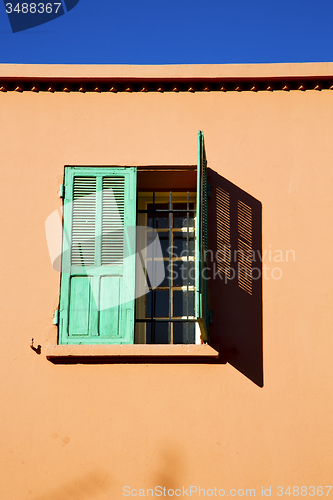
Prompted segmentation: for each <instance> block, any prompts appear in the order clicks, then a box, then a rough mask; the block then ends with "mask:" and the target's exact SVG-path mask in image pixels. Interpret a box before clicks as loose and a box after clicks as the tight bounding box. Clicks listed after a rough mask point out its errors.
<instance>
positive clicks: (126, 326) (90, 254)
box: [59, 132, 208, 344]
mask: <svg viewBox="0 0 333 500" xmlns="http://www.w3.org/2000/svg"><path fill="white" fill-rule="evenodd" d="M189 170H191V169H189ZM196 170H197V172H196V186H192V187H191V188H189V189H186V190H185V189H184V188H182V189H181V190H180V188H179V184H177V182H175V181H173V182H171V185H169V186H168V187H170V189H168V190H165V189H164V190H163V189H162V190H161V187H160V185H159V184H155V186H154V185H153V186H148V184H149V182H150V183H152V184H154V180H152V179H154V176H153V175H152V174H151V172H152V170H151V171H150V174H149V179H150V180H149V182H146V185H145V187H146V189H142V183H143V184H145V182H144V181H142V179H144V178H146V179H147V178H148V177H147V176H146V177H145V175H144V174H143V173H141V172H140V171H138V169H137V168H135V167H65V181H64V186H65V197H64V217H63V221H64V222H63V251H62V273H61V290H60V308H59V344H133V343H156V344H186V343H188V344H195V343H200V342H201V341H207V340H208V327H207V317H208V314H207V305H208V304H207V300H208V297H207V283H208V282H207V280H205V279H204V276H203V275H204V268H205V255H206V249H207V179H206V160H205V155H204V146H203V135H202V132H199V134H198V165H197V169H196ZM153 171H154V172H158V169H157V168H154V169H153ZM193 173H194V170H193V168H192V174H193ZM192 177H193V175H192ZM166 178H167V179H171V178H172V175H170V171H169V172H168V175H167V176H166ZM175 178H176V177H174V179H175ZM182 178H183V179H184V175H182ZM185 178H186V176H185ZM137 179H140V183H139V184H141V185H140V186H138V189H137ZM167 182H169V184H170V180H168V181H167ZM137 226H138V228H139V229H140V230H139V231H138V230H137ZM157 237H158V238H157ZM154 248H157V250H158V251H157V252H155V250H152V249H154ZM157 267H158V268H159V269H162V270H163V273H162V278H161V279H160V280H157V281H156V280H154V276H155V274H156V269H157ZM142 270H143V272H141V271H142ZM142 290H144V292H142Z"/></svg>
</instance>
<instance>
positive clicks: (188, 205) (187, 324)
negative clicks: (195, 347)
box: [183, 191, 190, 343]
mask: <svg viewBox="0 0 333 500" xmlns="http://www.w3.org/2000/svg"><path fill="white" fill-rule="evenodd" d="M189 197H190V193H189V192H188V191H187V205H186V208H187V212H186V224H187V232H186V244H187V257H186V260H187V264H186V265H187V277H186V318H187V319H189V285H190V283H189V279H190V256H189V253H190V252H189V250H190V213H189V209H190V198H189ZM185 332H186V334H185V340H186V343H188V339H189V323H188V321H187V322H186V328H185ZM183 341H184V337H183Z"/></svg>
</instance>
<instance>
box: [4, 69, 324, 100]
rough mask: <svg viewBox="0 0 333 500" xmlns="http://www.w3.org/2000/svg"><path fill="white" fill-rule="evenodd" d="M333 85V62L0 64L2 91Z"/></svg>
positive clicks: (242, 89)
mask: <svg viewBox="0 0 333 500" xmlns="http://www.w3.org/2000/svg"><path fill="white" fill-rule="evenodd" d="M324 89H330V90H333V63H300V64H262V65H258V64H254V65H251V64H246V65H179V66H177V65H170V66H117V65H101V66H88V65H15V64H13V65H9V64H3V65H0V91H2V92H81V93H85V92H96V93H102V92H103V93H104V92H112V93H117V92H128V93H131V92H133V93H137V92H190V93H194V92H267V91H268V92H273V91H294V90H299V91H306V90H318V91H320V90H324Z"/></svg>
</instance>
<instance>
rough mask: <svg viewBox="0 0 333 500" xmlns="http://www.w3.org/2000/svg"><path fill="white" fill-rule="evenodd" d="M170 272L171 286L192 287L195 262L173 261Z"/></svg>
mask: <svg viewBox="0 0 333 500" xmlns="http://www.w3.org/2000/svg"><path fill="white" fill-rule="evenodd" d="M172 271H173V272H172V278H173V282H172V284H173V286H187V285H188V286H194V284H195V262H193V261H186V260H174V261H173V268H172ZM187 280H188V281H187Z"/></svg>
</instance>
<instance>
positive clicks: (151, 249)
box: [147, 231, 169, 257]
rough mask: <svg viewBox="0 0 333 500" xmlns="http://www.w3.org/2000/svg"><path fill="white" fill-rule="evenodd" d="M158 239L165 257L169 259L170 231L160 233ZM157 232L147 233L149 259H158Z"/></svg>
mask: <svg viewBox="0 0 333 500" xmlns="http://www.w3.org/2000/svg"><path fill="white" fill-rule="evenodd" d="M158 237H159V241H160V244H161V248H162V254H163V257H169V253H168V248H169V231H158ZM155 238H156V232H154V231H147V257H153V256H154V257H156V247H155V245H154V241H155Z"/></svg>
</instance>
